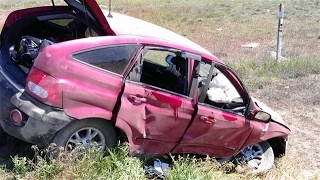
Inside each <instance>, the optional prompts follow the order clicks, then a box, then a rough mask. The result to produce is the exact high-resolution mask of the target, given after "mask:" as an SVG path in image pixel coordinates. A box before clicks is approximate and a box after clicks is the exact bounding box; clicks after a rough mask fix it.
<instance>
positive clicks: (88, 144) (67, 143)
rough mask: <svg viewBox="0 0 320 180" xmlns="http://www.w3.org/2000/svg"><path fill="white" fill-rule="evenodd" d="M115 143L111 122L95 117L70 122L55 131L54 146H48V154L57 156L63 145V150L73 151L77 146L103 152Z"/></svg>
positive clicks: (115, 138)
mask: <svg viewBox="0 0 320 180" xmlns="http://www.w3.org/2000/svg"><path fill="white" fill-rule="evenodd" d="M116 143H117V136H116V132H115V129H114V127H113V125H112V123H111V122H109V121H105V120H97V119H86V120H79V121H74V122H71V123H70V124H69V125H68V126H66V127H64V128H63V129H61V130H60V131H58V132H57V134H56V135H55V137H54V138H53V140H52V141H51V144H55V145H56V146H55V147H54V148H53V150H52V147H49V156H50V157H53V158H57V157H58V156H59V154H60V152H61V150H60V147H63V150H64V151H65V152H71V151H73V150H74V149H75V148H76V147H77V146H79V145H80V146H82V147H84V149H86V150H87V149H89V148H96V149H98V150H99V151H101V152H103V151H104V150H105V149H106V147H108V148H112V147H114V146H115V145H116Z"/></svg>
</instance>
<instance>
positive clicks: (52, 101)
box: [26, 67, 62, 108]
mask: <svg viewBox="0 0 320 180" xmlns="http://www.w3.org/2000/svg"><path fill="white" fill-rule="evenodd" d="M26 92H27V93H28V94H30V95H31V96H33V97H34V98H36V99H38V100H39V101H41V102H43V103H45V104H47V105H50V106H54V107H59V108H62V92H61V88H60V85H59V83H58V81H57V80H56V79H55V78H54V77H52V76H50V75H48V74H46V73H45V72H43V71H40V70H39V69H37V68H35V67H33V68H32V69H31V71H30V72H29V75H28V78H27V85H26Z"/></svg>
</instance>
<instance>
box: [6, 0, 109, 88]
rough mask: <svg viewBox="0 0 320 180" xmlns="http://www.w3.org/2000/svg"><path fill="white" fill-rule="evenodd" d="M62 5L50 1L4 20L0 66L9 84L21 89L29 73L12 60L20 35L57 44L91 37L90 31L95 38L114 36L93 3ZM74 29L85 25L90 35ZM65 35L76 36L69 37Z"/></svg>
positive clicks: (86, 0) (70, 1)
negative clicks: (52, 40) (49, 4)
mask: <svg viewBox="0 0 320 180" xmlns="http://www.w3.org/2000/svg"><path fill="white" fill-rule="evenodd" d="M65 3H66V4H65V5H59V6H56V5H55V1H54V0H52V6H43V7H35V8H28V9H21V10H17V11H14V12H12V13H10V14H9V16H8V17H7V19H6V22H5V24H4V26H3V29H2V31H1V35H0V48H1V49H0V66H1V69H2V71H3V72H4V73H5V74H6V75H7V76H8V77H9V78H10V79H11V80H12V81H13V82H15V83H17V84H19V85H21V86H23V87H24V86H25V81H26V78H27V75H28V72H29V69H28V68H25V67H23V65H21V63H17V61H14V59H13V58H12V54H13V52H16V51H19V50H21V40H22V39H23V37H24V36H32V37H35V38H39V39H55V41H54V42H55V43H57V42H62V41H67V40H73V39H77V38H84V37H88V36H92V33H91V32H92V31H93V32H94V33H95V34H94V35H95V36H103V35H115V33H114V32H113V30H112V29H111V28H110V26H109V23H108V22H107V20H106V18H105V16H104V14H103V13H102V11H101V9H100V7H99V5H98V4H97V2H96V1H95V0H65ZM78 26H80V27H81V26H82V27H83V26H87V29H89V31H90V33H87V32H86V30H84V31H81V32H82V33H81V34H83V35H82V36H78V34H79V33H78V31H79V30H77V31H74V30H73V29H75V28H78ZM82 29H83V28H82ZM75 32H76V33H75ZM64 33H65V34H64ZM69 33H70V34H71V35H74V34H77V36H73V37H69ZM87 34H89V35H87ZM67 35H68V36H67ZM59 36H60V37H59ZM61 36H62V37H61ZM57 39H59V40H57Z"/></svg>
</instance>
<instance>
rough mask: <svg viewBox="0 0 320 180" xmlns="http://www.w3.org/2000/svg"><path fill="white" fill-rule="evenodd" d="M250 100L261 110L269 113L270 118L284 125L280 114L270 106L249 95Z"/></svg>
mask: <svg viewBox="0 0 320 180" xmlns="http://www.w3.org/2000/svg"><path fill="white" fill-rule="evenodd" d="M251 99H252V101H253V102H254V103H255V104H256V105H257V106H258V107H259V108H260V109H261V110H263V111H265V112H267V113H269V114H270V115H271V119H272V120H273V121H275V122H277V123H279V124H281V125H284V126H286V123H285V121H284V120H283V119H282V117H281V116H280V114H278V113H277V112H275V111H274V110H272V109H271V108H270V107H268V106H267V105H265V104H264V103H263V102H261V101H259V100H258V99H256V98H254V97H251Z"/></svg>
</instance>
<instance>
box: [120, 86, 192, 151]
mask: <svg viewBox="0 0 320 180" xmlns="http://www.w3.org/2000/svg"><path fill="white" fill-rule="evenodd" d="M191 102H192V99H191V98H188V97H184V96H179V95H175V94H170V93H168V92H166V91H161V90H159V89H157V88H153V87H145V86H142V84H141V83H134V82H130V81H127V82H126V83H125V88H124V92H123V95H122V98H121V107H120V110H119V113H118V118H120V119H123V120H124V121H125V122H127V123H128V124H129V126H130V127H131V128H133V129H135V130H133V131H132V132H133V134H132V137H128V138H132V139H136V140H138V141H136V143H138V144H139V145H140V149H139V150H140V151H143V152H144V153H146V152H155V151H156V152H159V151H161V152H162V153H166V152H169V151H170V150H171V149H172V148H173V147H174V146H175V145H176V143H178V142H179V140H180V138H181V137H182V135H183V133H184V131H185V130H186V128H187V126H188V124H189V122H190V120H191V116H192V113H193V107H192V105H191ZM164 144H165V146H164ZM159 148H160V149H161V150H160V149H159ZM159 153H160V152H159Z"/></svg>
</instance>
